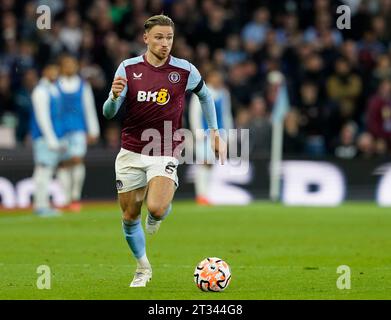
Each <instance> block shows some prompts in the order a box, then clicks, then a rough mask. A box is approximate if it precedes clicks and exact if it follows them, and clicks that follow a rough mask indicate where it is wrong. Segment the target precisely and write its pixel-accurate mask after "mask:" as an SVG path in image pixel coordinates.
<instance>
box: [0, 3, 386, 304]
mask: <svg viewBox="0 0 391 320" xmlns="http://www.w3.org/2000/svg"><path fill="white" fill-rule="evenodd" d="M0 4H1V11H0V12H1V14H0V19H1V32H0V119H1V120H0V121H1V125H0V144H1V146H0V177H1V178H0V184H1V186H2V195H1V201H2V206H3V207H4V204H5V202H6V201H8V202H9V204H11V205H10V206H9V207H14V206H19V207H24V206H26V207H28V204H29V200H30V199H29V197H26V194H27V195H29V196H30V195H31V184H30V185H26V184H19V185H18V183H20V182H23V181H24V182H25V179H26V178H29V177H31V173H32V170H33V162H32V154H31V153H32V152H31V140H30V137H29V135H28V119H29V115H30V111H31V101H30V97H29V95H30V92H31V90H32V88H33V87H34V85H35V84H36V82H37V80H38V75H39V72H40V69H41V68H42V66H43V65H44V63H45V62H46V61H48V60H50V59H51V58H55V57H57V56H58V55H59V54H60V53H62V52H65V51H69V52H71V53H72V54H75V55H76V56H78V58H79V61H80V64H81V74H82V76H83V77H85V78H86V79H87V80H89V81H90V83H91V85H92V87H93V89H94V94H95V99H96V108H97V111H98V114H99V117H100V125H101V130H102V136H101V140H100V141H99V144H98V145H94V146H90V148H89V152H88V155H87V159H86V163H87V177H86V185H85V189H84V199H93V200H101V199H105V200H111V202H106V203H95V202H94V203H92V204H88V203H86V204H85V207H84V209H83V211H82V212H81V213H80V214H65V215H63V216H62V217H59V218H56V219H40V218H39V217H35V216H33V215H32V214H31V210H30V208H28V209H26V208H22V209H19V210H11V211H7V210H1V216H0V244H1V245H0V248H1V249H0V273H1V277H0V299H154V300H156V299H389V298H390V295H389V292H390V290H391V282H390V279H391V273H390V270H391V268H390V265H391V261H390V256H389V253H388V251H387V250H386V249H385V248H387V247H390V246H391V238H390V232H389V230H390V226H391V220H390V219H391V217H390V215H389V208H379V207H378V206H377V205H376V204H375V198H376V190H377V189H378V186H379V181H380V177H381V176H382V175H383V176H384V174H385V173H386V172H389V167H388V166H387V164H388V163H389V160H390V136H391V129H390V121H391V111H390V112H389V111H388V110H389V109H390V104H391V102H390V101H391V86H390V85H389V84H387V81H389V80H390V79H391V62H390V61H391V50H390V49H391V48H390V45H389V44H390V40H391V25H390V23H391V1H390V0H379V1H377V0H369V1H366V0H362V1H360V0H351V1H348V0H346V1H332V0H314V1H310V0H301V1H294V0H285V1H284V0H280V1H240V0H238V1H224V0H220V1H218V0H215V1H212V0H205V1H195V0H183V1H163V0H151V1H138V0H134V1H126V0H115V1H108V0H90V1H88V0H86V1H75V0H67V1H66V0H52V1H16V0H15V1H13V0H1V1H0ZM41 4H46V5H49V6H50V8H51V10H52V14H53V20H52V29H50V30H38V29H37V28H36V19H37V17H38V15H37V14H36V10H35V8H36V6H37V5H41ZM343 4H348V5H349V6H350V7H351V11H352V21H351V29H350V30H338V29H337V28H336V20H337V18H338V14H336V8H337V6H338V5H343ZM161 12H164V13H166V14H168V15H170V16H171V17H172V18H173V20H174V21H175V23H176V37H175V42H174V43H175V47H174V52H173V54H174V55H176V56H178V57H182V58H186V59H189V60H191V61H192V62H193V63H194V64H195V65H196V66H197V67H198V68H199V69H200V71H201V72H202V73H206V72H207V71H208V70H210V69H211V68H218V69H219V70H220V71H221V72H222V73H223V74H224V77H225V82H226V86H227V88H229V91H230V93H231V95H232V106H233V108H232V111H233V116H234V119H235V127H236V128H247V129H250V155H251V164H252V166H253V167H252V169H254V170H250V171H249V176H248V175H240V176H235V179H236V180H233V181H232V180H230V181H223V182H224V183H222V184H220V185H217V188H216V185H215V188H214V190H213V193H215V194H216V193H218V194H220V195H222V196H223V200H224V199H227V198H228V199H232V198H233V197H232V196H233V195H234V196H237V197H241V199H242V200H243V199H244V200H246V199H247V201H248V199H249V198H248V195H249V194H250V195H251V196H253V200H259V199H268V188H269V172H268V166H269V159H270V140H271V137H270V136H271V115H272V112H273V99H274V96H273V91H272V90H270V88H269V87H268V85H267V83H266V79H267V74H268V72H270V71H273V70H280V71H281V72H283V74H284V75H285V76H286V78H287V83H288V89H289V96H290V101H291V103H290V104H291V109H290V112H289V113H288V114H287V117H286V119H285V122H284V159H289V160H295V161H297V160H301V161H302V160H306V161H308V160H310V161H311V164H314V162H316V163H320V164H322V165H324V164H334V165H336V168H338V170H339V171H340V172H342V173H343V179H342V181H345V182H346V183H347V186H348V187H347V190H346V199H348V200H350V199H355V200H358V199H359V200H369V201H370V203H368V202H353V203H351V202H347V203H343V204H341V206H338V207H336V208H319V207H317V208H313V207H310V208H308V207H307V208H305V207H302V206H299V207H288V206H283V205H281V204H279V203H277V204H275V203H271V202H263V201H254V202H253V203H249V204H248V205H246V206H242V207H240V208H238V207H237V206H213V207H200V206H196V205H195V203H194V201H193V196H194V187H193V184H192V183H191V170H189V172H190V173H189V172H188V169H190V168H191V166H182V167H181V168H180V169H179V170H180V171H179V174H180V180H181V187H180V188H179V189H178V193H177V194H176V199H175V201H174V206H173V208H174V210H173V214H172V215H171V216H170V217H169V218H168V219H167V221H166V222H165V223H164V226H163V227H162V228H161V230H160V231H159V234H158V235H157V237H155V238H151V237H147V247H148V248H149V249H148V250H149V256H150V260H151V262H152V263H153V265H154V266H156V268H155V269H154V280H153V282H151V284H150V285H149V286H148V287H147V288H145V290H144V291H143V292H141V291H137V292H135V291H131V290H129V288H128V283H129V279H130V276H131V275H132V272H133V267H134V265H133V264H132V263H133V262H132V261H133V260H131V257H130V255H129V250H128V248H127V245H126V243H125V241H124V240H123V236H122V232H121V226H120V213H119V208H118V205H117V203H115V202H114V199H115V196H116V194H115V189H114V187H115V186H114V168H113V163H114V157H115V155H116V153H117V151H118V149H119V142H120V140H119V133H120V128H119V119H120V116H121V115H118V116H117V117H116V118H115V119H114V120H113V121H107V120H105V119H103V117H102V114H101V107H102V104H103V101H104V100H105V99H106V97H107V94H108V92H109V89H110V83H111V79H112V75H113V74H114V71H115V69H116V67H117V66H118V64H119V62H120V61H122V60H123V59H126V58H129V57H131V56H134V55H138V54H140V53H142V52H143V50H144V44H143V42H142V37H141V35H142V32H143V22H144V20H145V19H146V18H147V17H149V16H150V15H151V14H159V13H161ZM184 123H185V126H186V127H188V125H189V124H188V114H185V117H184ZM306 163H307V164H308V162H306ZM216 167H217V168H220V167H219V166H216ZM318 168H319V167H318ZM387 170H388V171H387ZM321 174H323V173H322V172H321ZM222 175H223V176H224V172H223V173H222ZM188 176H189V177H188ZM220 177H221V171H220ZM188 178H189V179H188ZM214 181H215V180H214ZM220 182H221V181H220ZM223 187H224V188H223ZM309 187H313V186H311V185H309ZM334 187H335V186H334ZM340 187H341V186H340ZM343 187H344V186H343ZM29 188H30V189H29ZM331 188H332V189H335V188H333V186H331ZM315 189H316V188H315ZM4 190H11V191H10V192H11V193H12V192H15V194H12V195H11V196H10V197H8V198H7V197H6V196H5V194H6V192H5V191H4ZM23 190H24V192H22V191H23ZM26 190H27V191H26ZM221 190H223V192H221ZM385 190H386V191H387V190H390V188H388V189H387V188H386V189H385ZM29 192H30V193H29ZM387 192H388V191H387ZM387 192H386V193H387ZM224 197H225V198H224ZM6 198H7V199H6ZM181 198H182V199H187V200H183V201H182V200H179V199H181ZM145 213H146V211H145V208H143V214H144V215H145ZM178 253H180V254H178ZM206 256H219V257H222V258H223V259H225V260H226V261H227V262H228V263H229V264H230V266H231V268H232V275H233V278H232V283H231V284H230V287H229V288H228V289H227V290H226V291H224V292H223V293H222V294H221V295H208V294H202V293H201V292H200V291H199V290H198V289H197V288H196V287H195V286H194V283H193V279H192V275H193V271H194V267H195V265H196V263H197V262H199V261H200V260H202V259H203V258H205V257H206ZM40 265H48V266H50V268H51V270H52V272H53V273H52V288H51V290H38V289H37V286H36V283H37V276H39V275H37V267H38V266H40ZM340 265H347V266H349V267H350V268H351V272H352V273H351V277H352V288H351V290H339V289H338V288H336V280H337V277H338V276H339V275H338V274H337V273H336V269H337V268H338V266H340ZM154 303H155V301H154Z"/></svg>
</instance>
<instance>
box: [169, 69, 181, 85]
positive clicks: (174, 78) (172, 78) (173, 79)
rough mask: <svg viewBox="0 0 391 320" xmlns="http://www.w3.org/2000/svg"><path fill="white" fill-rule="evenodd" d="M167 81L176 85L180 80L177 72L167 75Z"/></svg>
mask: <svg viewBox="0 0 391 320" xmlns="http://www.w3.org/2000/svg"><path fill="white" fill-rule="evenodd" d="M168 80H170V82H171V83H178V82H179V81H180V80H181V76H180V74H179V73H178V72H176V71H173V72H170V73H169V74H168Z"/></svg>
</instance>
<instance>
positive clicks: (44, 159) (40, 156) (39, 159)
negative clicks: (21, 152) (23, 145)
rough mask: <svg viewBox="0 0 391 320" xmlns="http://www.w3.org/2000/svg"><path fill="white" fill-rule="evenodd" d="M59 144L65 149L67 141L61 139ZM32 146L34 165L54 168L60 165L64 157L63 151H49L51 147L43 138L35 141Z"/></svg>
mask: <svg viewBox="0 0 391 320" xmlns="http://www.w3.org/2000/svg"><path fill="white" fill-rule="evenodd" d="M59 143H60V145H61V146H63V147H65V146H66V141H65V139H59ZM32 146H33V157H34V163H35V164H37V165H44V166H48V167H52V168H54V167H56V166H57V165H58V163H59V162H60V160H61V158H62V156H63V154H62V152H61V151H54V150H51V149H49V146H48V144H47V143H46V141H45V139H44V138H43V137H39V138H37V139H34V140H33V144H32Z"/></svg>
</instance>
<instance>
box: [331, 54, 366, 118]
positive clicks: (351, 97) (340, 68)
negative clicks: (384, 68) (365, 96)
mask: <svg viewBox="0 0 391 320" xmlns="http://www.w3.org/2000/svg"><path fill="white" fill-rule="evenodd" d="M361 89H362V82H361V79H360V77H359V76H358V75H357V74H355V73H354V72H353V70H352V69H351V66H350V64H349V62H348V60H347V59H345V58H339V59H338V60H337V61H336V62H335V71H334V73H333V74H332V75H331V76H330V77H329V78H328V79H327V94H328V97H329V98H330V99H331V100H333V101H334V102H336V103H337V104H338V105H339V114H340V117H341V118H342V119H352V118H353V116H354V115H355V112H356V102H357V99H358V97H359V96H360V93H361Z"/></svg>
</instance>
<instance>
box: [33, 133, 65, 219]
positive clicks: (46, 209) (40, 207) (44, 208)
mask: <svg viewBox="0 0 391 320" xmlns="http://www.w3.org/2000/svg"><path fill="white" fill-rule="evenodd" d="M33 155H34V162H35V166H34V173H33V181H34V185H35V188H34V196H33V202H34V203H33V207H34V213H35V214H37V215H38V216H41V217H48V216H58V215H59V214H60V213H59V212H58V211H56V210H54V209H52V208H51V205H50V201H49V186H50V183H51V181H52V178H53V173H54V168H55V166H56V165H57V163H58V154H57V153H56V152H55V151H52V150H50V149H49V148H48V146H47V144H46V143H45V141H44V140H43V139H42V138H38V139H37V140H35V141H34V142H33Z"/></svg>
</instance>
